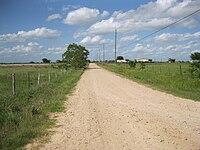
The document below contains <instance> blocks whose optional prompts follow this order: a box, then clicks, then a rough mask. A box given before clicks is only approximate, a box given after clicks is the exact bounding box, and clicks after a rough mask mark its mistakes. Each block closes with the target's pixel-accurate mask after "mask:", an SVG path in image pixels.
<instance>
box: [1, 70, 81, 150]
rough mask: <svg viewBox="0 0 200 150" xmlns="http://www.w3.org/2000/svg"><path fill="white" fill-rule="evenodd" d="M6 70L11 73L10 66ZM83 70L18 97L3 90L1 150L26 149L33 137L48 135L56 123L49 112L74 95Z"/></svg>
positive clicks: (58, 110)
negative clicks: (69, 95)
mask: <svg viewBox="0 0 200 150" xmlns="http://www.w3.org/2000/svg"><path fill="white" fill-rule="evenodd" d="M0 69H1V68H0ZM4 69H5V68H4ZM13 69H15V68H13ZM13 69H11V70H13ZM18 69H19V70H18V71H19V72H20V70H21V71H27V70H29V71H33V70H34V68H30V67H28V68H26V67H25V68H18ZM40 69H41V70H43V71H44V70H46V69H45V68H40ZM48 69H49V70H52V68H48ZM49 70H46V71H49ZM4 73H5V72H4ZM6 73H10V71H9V69H8V68H7V69H6ZM82 73H83V70H71V71H69V72H66V74H64V75H63V76H61V77H60V80H58V81H54V82H51V83H48V84H46V83H44V84H41V85H39V86H36V87H34V88H32V89H30V90H25V91H24V92H21V93H18V94H17V95H16V96H13V95H12V94H10V95H9V94H4V93H1V94H0V133H1V134H0V149H5V150H7V149H8V150H12V149H23V147H24V146H25V145H26V144H27V143H30V142H31V140H32V139H34V138H39V137H43V136H45V135H47V134H48V132H47V129H48V128H50V127H51V126H52V125H54V120H51V119H49V113H50V112H61V111H63V110H64V102H65V101H66V95H68V94H70V92H71V91H72V89H73V88H74V87H75V85H76V83H77V81H78V80H79V79H80V76H81V75H82ZM5 93H7V92H5Z"/></svg>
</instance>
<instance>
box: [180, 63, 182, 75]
mask: <svg viewBox="0 0 200 150" xmlns="http://www.w3.org/2000/svg"><path fill="white" fill-rule="evenodd" d="M180 75H182V67H181V65H180Z"/></svg>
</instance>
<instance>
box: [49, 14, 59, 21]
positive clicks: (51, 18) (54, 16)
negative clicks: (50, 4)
mask: <svg viewBox="0 0 200 150" xmlns="http://www.w3.org/2000/svg"><path fill="white" fill-rule="evenodd" d="M61 18H62V17H61V15H60V14H52V15H50V16H48V18H47V19H46V21H51V20H55V19H61Z"/></svg>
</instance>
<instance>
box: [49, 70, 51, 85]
mask: <svg viewBox="0 0 200 150" xmlns="http://www.w3.org/2000/svg"><path fill="white" fill-rule="evenodd" d="M50 82H51V72H49V83H50Z"/></svg>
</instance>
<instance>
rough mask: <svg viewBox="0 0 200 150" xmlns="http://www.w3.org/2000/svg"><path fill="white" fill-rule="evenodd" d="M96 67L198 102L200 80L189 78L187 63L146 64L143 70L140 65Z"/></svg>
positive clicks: (105, 64) (105, 65) (101, 64)
mask: <svg viewBox="0 0 200 150" xmlns="http://www.w3.org/2000/svg"><path fill="white" fill-rule="evenodd" d="M98 65H99V66H101V67H103V68H105V69H107V70H110V71H112V72H115V73H117V74H120V75H122V76H124V77H126V78H129V79H131V80H134V81H136V82H138V83H142V84H145V85H147V86H150V87H152V88H154V89H157V90H161V91H164V92H167V93H170V94H173V95H175V96H179V97H183V98H188V99H192V100H195V101H200V79H198V78H197V77H195V76H191V74H190V73H189V63H171V64H169V63H146V64H145V65H146V66H145V69H140V64H137V65H136V68H135V69H133V68H130V67H129V66H128V65H127V64H118V65H116V64H107V63H98ZM180 66H181V68H180Z"/></svg>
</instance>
